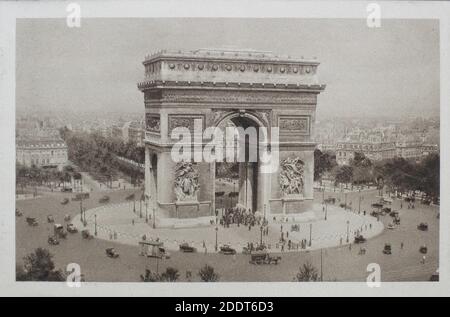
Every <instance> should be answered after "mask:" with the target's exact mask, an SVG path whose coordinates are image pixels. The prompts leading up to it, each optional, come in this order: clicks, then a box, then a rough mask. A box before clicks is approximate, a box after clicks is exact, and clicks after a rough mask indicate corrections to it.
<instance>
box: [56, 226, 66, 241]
mask: <svg viewBox="0 0 450 317" xmlns="http://www.w3.org/2000/svg"><path fill="white" fill-rule="evenodd" d="M53 232H54V234H55V236H57V237H58V238H62V239H65V238H67V232H66V231H64V227H63V225H62V224H59V223H55V224H54V225H53Z"/></svg>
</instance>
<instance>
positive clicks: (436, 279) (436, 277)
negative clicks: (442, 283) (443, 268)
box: [430, 269, 439, 282]
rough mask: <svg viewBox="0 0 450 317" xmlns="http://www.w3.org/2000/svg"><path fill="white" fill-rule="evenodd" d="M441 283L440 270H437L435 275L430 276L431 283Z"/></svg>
mask: <svg viewBox="0 0 450 317" xmlns="http://www.w3.org/2000/svg"><path fill="white" fill-rule="evenodd" d="M438 281H439V269H437V270H436V272H434V273H433V274H431V276H430V282H438Z"/></svg>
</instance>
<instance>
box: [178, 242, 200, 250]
mask: <svg viewBox="0 0 450 317" xmlns="http://www.w3.org/2000/svg"><path fill="white" fill-rule="evenodd" d="M180 251H181V252H196V251H197V249H196V248H194V247H193V246H190V245H189V244H188V243H182V244H180Z"/></svg>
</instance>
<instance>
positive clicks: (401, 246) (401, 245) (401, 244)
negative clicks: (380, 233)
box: [400, 241, 403, 250]
mask: <svg viewBox="0 0 450 317" xmlns="http://www.w3.org/2000/svg"><path fill="white" fill-rule="evenodd" d="M400 249H402V250H403V241H402V243H400Z"/></svg>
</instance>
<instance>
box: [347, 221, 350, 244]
mask: <svg viewBox="0 0 450 317" xmlns="http://www.w3.org/2000/svg"><path fill="white" fill-rule="evenodd" d="M349 225H350V221H348V220H347V243H348V241H349Z"/></svg>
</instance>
